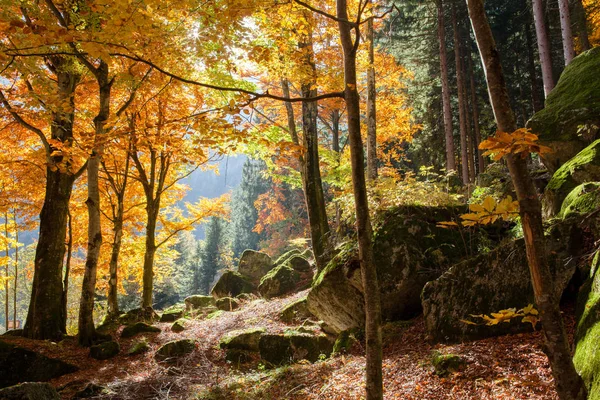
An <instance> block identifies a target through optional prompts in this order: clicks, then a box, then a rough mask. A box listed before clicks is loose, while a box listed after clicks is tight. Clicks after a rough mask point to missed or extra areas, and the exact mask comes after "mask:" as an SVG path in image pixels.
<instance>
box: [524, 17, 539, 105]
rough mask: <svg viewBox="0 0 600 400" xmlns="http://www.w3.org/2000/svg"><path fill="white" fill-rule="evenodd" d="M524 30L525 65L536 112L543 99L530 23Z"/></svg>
mask: <svg viewBox="0 0 600 400" xmlns="http://www.w3.org/2000/svg"><path fill="white" fill-rule="evenodd" d="M530 18H531V17H530ZM524 30H525V41H526V43H527V67H528V70H529V81H530V84H531V102H532V105H533V111H535V112H538V111H541V110H542V109H543V108H544V100H543V99H542V98H541V97H540V88H539V85H538V79H537V78H538V75H537V71H536V68H535V57H534V54H533V52H534V50H533V40H532V38H531V23H527V24H525V26H524Z"/></svg>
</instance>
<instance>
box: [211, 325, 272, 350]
mask: <svg viewBox="0 0 600 400" xmlns="http://www.w3.org/2000/svg"><path fill="white" fill-rule="evenodd" d="M265 332H266V329H265V328H250V329H244V330H237V331H231V332H228V333H227V334H226V335H225V336H223V337H222V338H221V340H220V341H219V347H220V348H221V349H224V350H232V349H235V350H246V351H258V350H259V347H258V342H259V340H260V337H261V336H262V335H264V334H265Z"/></svg>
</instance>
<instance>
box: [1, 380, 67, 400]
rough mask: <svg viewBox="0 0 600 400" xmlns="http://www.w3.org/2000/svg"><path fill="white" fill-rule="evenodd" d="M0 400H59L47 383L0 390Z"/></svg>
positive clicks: (31, 383)
mask: <svg viewBox="0 0 600 400" xmlns="http://www.w3.org/2000/svg"><path fill="white" fill-rule="evenodd" d="M0 399H2V400H60V396H59V395H58V393H57V392H56V390H55V389H54V388H53V387H52V385H50V384H49V383H38V382H26V383H20V384H18V385H15V386H10V387H7V388H5V389H0Z"/></svg>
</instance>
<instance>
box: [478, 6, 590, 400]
mask: <svg viewBox="0 0 600 400" xmlns="http://www.w3.org/2000/svg"><path fill="white" fill-rule="evenodd" d="M467 4H468V8H469V15H470V18H471V23H472V26H473V31H474V32H475V37H476V39H477V45H478V47H479V52H480V53H481V59H482V60H483V63H484V65H485V69H486V79H487V83H488V90H489V95H490V100H491V103H492V109H493V111H494V116H495V119H496V123H497V124H498V130H500V131H502V132H509V133H510V132H514V131H515V130H516V129H517V125H516V122H515V117H514V114H513V111H512V109H511V107H510V101H509V96H508V91H507V89H506V82H505V79H504V73H503V71H502V66H501V64H500V56H499V54H498V50H497V48H496V43H495V41H494V38H493V36H492V31H491V29H490V26H489V23H488V21H487V17H486V14H485V9H484V7H483V1H482V0H467ZM507 164H508V168H509V172H510V175H511V178H512V181H513V184H514V186H515V190H516V192H517V199H518V201H519V214H520V216H521V221H522V224H523V234H524V237H525V245H526V251H527V261H528V263H529V270H530V274H531V282H532V285H533V290H534V296H535V301H536V304H537V307H538V309H539V311H540V319H541V322H542V325H543V329H544V336H545V342H546V354H547V355H548V358H549V360H550V365H551V367H552V374H553V376H554V380H555V382H556V389H557V392H558V394H559V397H560V398H561V399H565V400H566V399H578V400H579V399H581V400H583V399H585V398H586V393H585V386H584V385H583V381H582V380H581V378H580V377H579V376H578V375H577V372H576V371H575V368H574V366H573V362H572V360H571V354H570V351H569V344H568V339H567V335H566V332H565V329H564V326H563V322H562V316H561V314H560V308H559V303H558V301H559V299H557V298H555V296H554V285H553V277H552V274H551V272H550V269H549V268H548V263H547V259H546V247H545V238H544V229H543V226H542V214H541V205H540V202H539V199H538V196H537V192H536V189H535V186H534V184H533V181H532V179H531V176H530V175H529V172H528V170H527V162H526V158H523V157H520V156H519V155H513V154H510V155H508V156H507Z"/></svg>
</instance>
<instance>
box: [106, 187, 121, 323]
mask: <svg viewBox="0 0 600 400" xmlns="http://www.w3.org/2000/svg"><path fill="white" fill-rule="evenodd" d="M113 232H114V236H113V243H112V249H111V254H110V264H109V275H110V278H109V281H108V296H107V298H108V299H107V303H108V315H109V316H111V317H113V316H117V315H119V301H118V296H117V294H118V266H119V254H120V252H121V243H122V239H123V198H122V196H121V197H119V198H118V199H117V215H116V218H115V221H114V223H113Z"/></svg>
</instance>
